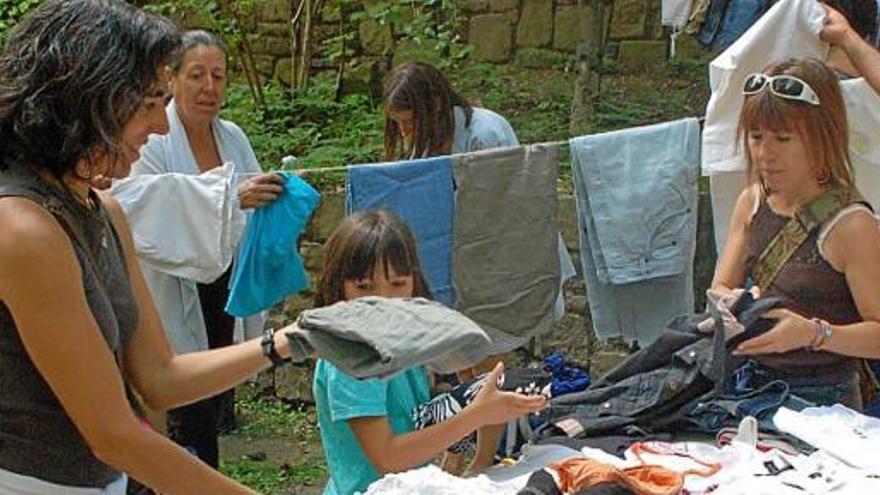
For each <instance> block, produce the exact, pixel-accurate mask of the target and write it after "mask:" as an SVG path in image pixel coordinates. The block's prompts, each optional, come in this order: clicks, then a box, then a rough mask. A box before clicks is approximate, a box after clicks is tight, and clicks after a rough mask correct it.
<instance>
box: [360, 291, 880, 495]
mask: <svg viewBox="0 0 880 495" xmlns="http://www.w3.org/2000/svg"><path fill="white" fill-rule="evenodd" d="M710 296H711V294H710ZM773 304H774V301H773V300H772V298H765V299H757V300H755V299H752V298H750V297H748V295H745V296H740V298H739V299H737V300H736V301H729V300H725V299H718V298H714V297H710V303H709V311H708V312H706V313H702V314H696V315H687V316H682V317H680V318H677V319H675V320H673V321H671V322H670V323H669V324H668V325H667V326H666V328H664V329H663V331H662V332H661V333H660V336H659V338H658V339H657V340H656V341H655V342H654V343H652V344H651V345H649V346H647V347H645V348H643V349H642V350H640V351H638V352H637V353H635V354H633V355H631V356H630V357H628V358H627V359H625V360H624V361H623V362H621V363H620V364H619V365H618V366H617V367H616V368H614V369H612V370H611V371H610V372H609V373H608V374H606V375H605V376H603V377H601V378H599V379H598V380H596V381H595V382H594V383H592V384H591V385H590V386H589V387H588V388H586V389H584V390H581V391H578V392H572V393H566V394H562V395H559V396H554V397H553V398H552V400H551V403H550V407H548V409H546V410H545V411H543V412H542V413H540V415H538V416H537V417H534V418H528V419H529V423H531V426H532V429H531V431H530V432H529V436H530V438H529V439H528V443H526V444H525V445H524V446H522V448H521V449H519V454H518V458H517V459H516V460H513V459H514V458H516V456H515V455H511V458H510V459H509V460H508V461H509V462H503V463H501V464H499V465H496V466H494V467H492V468H490V469H489V470H488V471H487V472H486V473H484V474H483V475H480V476H477V477H473V478H458V477H455V476H452V475H449V474H447V473H443V472H441V471H439V469H438V468H436V467H435V466H426V467H422V468H418V469H413V470H410V471H407V472H404V473H397V474H391V475H387V476H385V477H384V478H382V479H381V480H379V481H377V482H375V483H373V484H372V485H371V486H370V487H369V489H368V491H367V492H366V493H368V494H404V493H418V494H431V493H437V494H440V493H491V494H522V495H526V494H562V493H572V494H573V493H578V494H598V493H602V494H609V493H617V494H630V493H633V494H647V495H660V494H670V495H671V494H679V493H688V494H702V493H713V494H715V493H719V494H763V493H766V494H774V495H776V494H824V493H852V494H866V493H880V461H878V460H877V458H876V456H872V455H870V453H871V452H873V451H874V450H876V449H878V448H880V420H878V419H876V418H870V417H867V416H864V415H862V414H860V413H858V412H856V411H853V410H851V409H848V408H846V407H844V406H842V405H840V404H835V405H832V406H824V407H816V406H815V405H814V404H813V403H811V402H809V401H807V400H806V399H804V398H802V397H799V396H797V395H795V394H793V393H792V392H791V390H790V386H789V384H788V383H787V382H786V381H785V380H781V379H779V378H778V377H767V376H763V375H760V374H757V373H754V368H753V367H752V366H751V362H750V361H749V360H748V359H747V358H744V357H738V356H733V355H732V354H731V353H730V352H729V349H730V347H731V346H735V345H736V344H737V343H738V342H740V341H742V340H743V339H745V338H749V337H751V336H754V335H759V334H761V333H762V332H765V331H767V330H768V329H769V328H770V327H772V324H771V325H768V321H767V320H766V319H765V318H763V317H762V316H761V315H762V314H763V313H764V312H765V311H766V310H767V309H768V307H772V306H773ZM507 452H508V453H510V449H508V450H507Z"/></svg>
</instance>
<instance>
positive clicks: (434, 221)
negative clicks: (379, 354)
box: [346, 156, 455, 306]
mask: <svg viewBox="0 0 880 495" xmlns="http://www.w3.org/2000/svg"><path fill="white" fill-rule="evenodd" d="M452 182H453V175H452V161H451V160H450V159H449V157H445V156H441V157H435V158H426V159H421V160H410V161H403V162H394V163H380V164H373V165H353V166H350V167H348V184H347V185H348V187H347V189H348V197H347V198H346V207H347V210H348V213H349V214H351V213H354V212H357V211H362V210H379V209H382V210H387V211H390V212H392V213H394V214H395V215H397V216H399V217H401V218H402V219H403V220H404V221H405V222H406V224H407V225H408V226H409V228H410V230H412V232H413V235H414V236H415V238H416V243H417V244H418V250H419V260H420V261H421V263H422V269H423V270H424V272H425V278H426V279H427V281H428V286H429V287H430V289H431V293H432V295H433V297H434V299H435V300H437V301H439V302H441V303H443V304H445V305H447V306H452V304H453V303H454V302H455V292H454V290H453V288H452V217H453V210H454V196H453V191H452Z"/></svg>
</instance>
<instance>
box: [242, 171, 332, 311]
mask: <svg viewBox="0 0 880 495" xmlns="http://www.w3.org/2000/svg"><path fill="white" fill-rule="evenodd" d="M281 176H282V177H284V180H285V182H284V192H283V193H282V194H281V196H279V197H278V199H276V200H275V201H273V202H272V203H270V204H268V205H266V206H263V207H262V208H257V210H256V211H255V212H254V216H253V217H252V218H251V220H250V222H248V224H247V230H246V231H245V233H244V239H242V244H241V251H240V254H239V257H238V260H237V261H236V265H235V268H234V270H233V273H232V282H230V289H229V299H228V300H227V301H226V312H227V313H229V314H231V315H232V316H239V317H244V316H250V315H253V314H257V313H259V312H260V311H263V310H265V309H268V308H269V307H270V306H272V305H273V304H275V303H277V302H278V301H280V300H281V299H283V298H284V297H286V296H289V295H291V294H296V293H297V292H299V291H301V290H302V289H305V288H306V287H308V286H309V279H308V277H307V275H306V271H305V268H304V267H303V262H302V258H300V256H299V250H298V249H297V246H296V240H297V237H299V235H300V233H302V231H303V229H305V227H306V225H307V224H308V222H309V218H311V216H312V211H314V209H315V207H316V206H318V202H319V201H320V200H321V195H320V194H319V193H318V191H316V190H315V189H314V188H313V187H312V186H310V185H309V184H308V183H307V182H306V181H304V180H302V179H300V178H299V177H297V176H296V175H294V174H291V173H288V172H281Z"/></svg>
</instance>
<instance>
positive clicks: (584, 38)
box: [569, 0, 611, 136]
mask: <svg viewBox="0 0 880 495" xmlns="http://www.w3.org/2000/svg"><path fill="white" fill-rule="evenodd" d="M578 7H579V9H578V11H579V15H580V16H581V20H580V25H581V29H580V32H579V36H578V43H577V74H578V77H577V81H576V82H575V87H574V97H573V98H572V102H571V118H570V120H569V132H570V134H571V135H572V136H578V135H581V134H584V133H586V132H587V131H588V130H589V127H590V124H591V123H592V121H593V117H594V116H595V112H596V101H597V99H598V97H599V92H600V89H601V74H600V68H601V66H602V58H603V56H604V55H605V42H606V39H605V38H606V32H607V27H608V17H609V15H610V14H611V9H610V1H609V0H578Z"/></svg>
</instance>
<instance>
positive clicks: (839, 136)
mask: <svg viewBox="0 0 880 495" xmlns="http://www.w3.org/2000/svg"><path fill="white" fill-rule="evenodd" d="M764 73H765V74H768V75H771V76H776V75H780V74H787V75H790V76H795V77H797V78H799V79H801V80H803V81H804V82H805V83H807V84H809V85H810V87H811V88H813V91H815V93H816V96H818V97H819V102H820V104H819V105H811V104H809V103H805V102H800V101H795V100H788V99H784V98H779V97H777V96H776V95H774V94H773V93H771V92H770V91H769V90H766V89H765V90H764V91H761V92H760V93H755V94H752V95H747V96H746V97H745V103H744V104H743V109H742V113H741V114H740V117H739V124H738V126H737V139H738V142H739V145H740V146H742V147H743V149H745V150H746V151H747V152H746V156H747V157H748V178H749V182H751V183H755V182H759V181H760V177H759V175H758V171H757V170H756V167H755V164H754V163H752V157H751V154H750V153H748V149H749V145H748V139H749V137H748V133H749V130H752V129H770V130H774V131H784V132H791V133H796V134H797V135H798V136H799V137H800V138H801V141H802V142H803V143H804V146H805V147H806V148H807V152H808V156H809V157H810V162H811V163H810V166H811V168H812V170H813V173H814V174H815V176H816V178H817V179H818V180H819V182H820V183H822V184H828V183H836V184H838V185H840V186H843V187H847V188H849V187H853V178H852V169H851V167H850V160H849V151H848V148H847V146H848V144H849V127H848V125H847V121H846V106H845V104H844V102H843V96H842V95H841V93H840V86H839V83H838V80H837V76H835V74H834V72H833V71H832V70H831V69H829V68H828V67H827V66H826V65H825V64H824V63H822V62H821V61H819V60H816V59H789V60H786V61H785V62H781V63H778V64H774V65H770V66H769V67H767V68H766V69H765V70H764Z"/></svg>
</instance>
